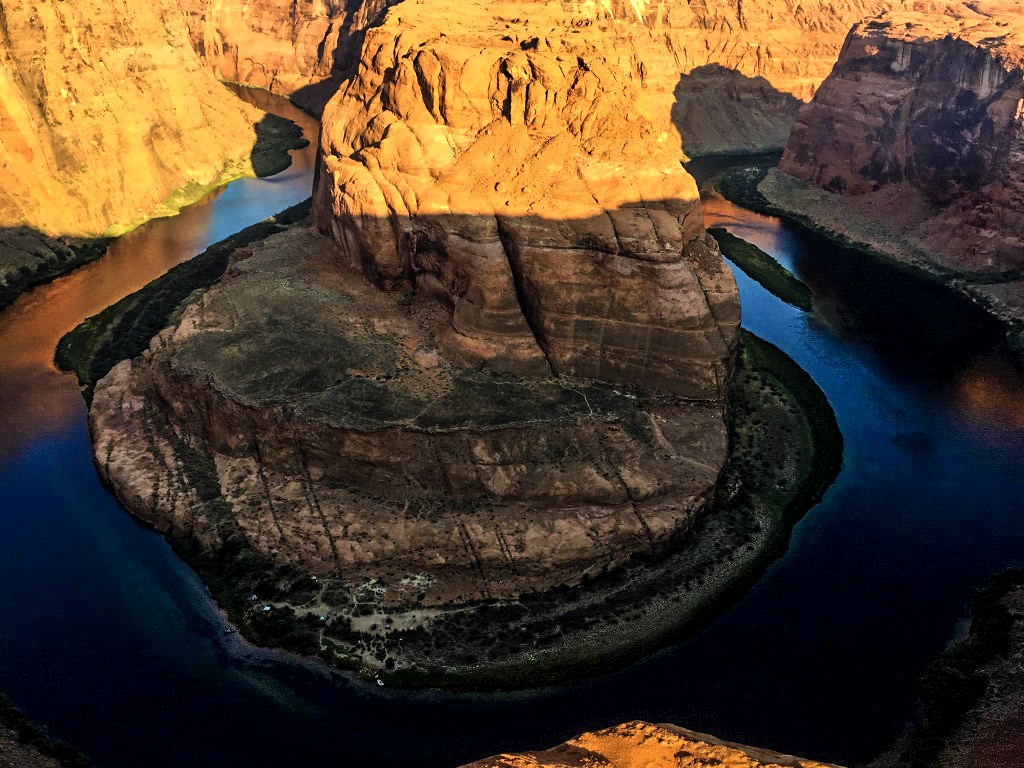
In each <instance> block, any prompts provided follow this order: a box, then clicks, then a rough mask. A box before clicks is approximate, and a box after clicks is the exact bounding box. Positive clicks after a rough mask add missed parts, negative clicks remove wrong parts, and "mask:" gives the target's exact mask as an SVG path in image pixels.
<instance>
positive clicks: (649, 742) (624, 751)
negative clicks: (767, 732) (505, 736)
mask: <svg viewBox="0 0 1024 768" xmlns="http://www.w3.org/2000/svg"><path fill="white" fill-rule="evenodd" d="M598 765H600V766H606V767H607V768H640V766H663V767H664V768H697V766H704V765H718V766H722V768H762V767H763V768H836V766H829V765H826V764H825V763H819V762H816V761H814V760H805V759H803V758H799V757H793V756H792V755H782V754H779V753H778V752H772V751H770V750H767V749H756V748H754V747H746V746H743V745H742V744H732V743H730V742H726V741H720V740H719V739H716V738H715V737H713V736H708V735H706V734H703V733H696V732H694V731H690V730H687V729H685V728H679V727H678V726H675V725H651V724H650V723H641V722H632V723H623V724H622V725H617V726H613V727H611V728H606V729H604V730H601V731H595V732H594V733H584V734H582V735H580V736H577V737H576V738H574V739H570V740H569V741H567V742H565V743H564V744H560V745H559V746H557V747H554V748H553V749H549V750H545V751H543V752H524V753H521V754H517V755H508V754H506V755H495V756H494V757H490V758H487V759H486V760H480V761H478V762H475V763H471V764H470V765H468V766H465V768H585V767H587V766H598Z"/></svg>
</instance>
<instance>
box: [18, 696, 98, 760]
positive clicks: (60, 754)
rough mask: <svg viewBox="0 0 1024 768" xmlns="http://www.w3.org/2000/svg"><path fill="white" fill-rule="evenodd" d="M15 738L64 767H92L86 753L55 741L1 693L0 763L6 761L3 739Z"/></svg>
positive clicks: (19, 742)
mask: <svg viewBox="0 0 1024 768" xmlns="http://www.w3.org/2000/svg"><path fill="white" fill-rule="evenodd" d="M8 734H9V738H13V739H14V740H15V741H17V743H18V744H21V745H23V746H26V747H30V748H32V749H34V750H35V751H36V752H38V753H39V754H41V755H43V756H45V757H49V758H51V759H53V760H56V761H57V762H58V763H59V764H60V765H62V766H64V768H90V766H92V763H91V762H89V760H87V759H86V757H85V755H83V754H82V753H81V752H79V751H78V750H77V749H75V748H74V747H72V746H71V745H69V744H65V743H64V742H62V741H54V740H53V739H51V738H50V737H49V736H47V735H46V732H45V731H43V729H42V728H40V727H39V726H38V725H36V724H35V723H33V722H32V721H31V720H29V719H28V718H27V717H26V716H25V714H24V713H23V712H22V711H21V710H20V709H18V708H17V707H15V706H14V704H12V703H11V700H10V699H8V698H7V697H6V696H4V695H3V694H2V693H0V763H4V756H3V754H2V752H3V739H4V737H8Z"/></svg>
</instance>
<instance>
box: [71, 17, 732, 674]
mask: <svg viewBox="0 0 1024 768" xmlns="http://www.w3.org/2000/svg"><path fill="white" fill-rule="evenodd" d="M492 5H493V4H492ZM543 8H544V5H543V4H540V3H538V4H537V8H536V9H530V10H531V14H530V19H531V20H530V21H529V22H514V23H513V22H511V21H502V19H503V18H504V13H505V12H506V10H507V7H506V6H498V7H497V8H496V9H495V10H493V11H492V10H490V8H488V6H485V5H484V4H482V3H481V4H479V5H477V6H473V7H472V8H470V9H469V10H471V11H472V13H467V14H466V15H467V21H466V23H464V24H462V25H461V26H460V27H459V29H458V30H457V31H455V30H452V31H451V32H450V33H448V34H445V35H439V34H438V33H437V32H436V30H437V29H439V28H440V25H441V24H442V18H443V17H444V16H445V15H446V14H447V11H446V9H444V8H441V7H440V6H433V5H425V4H424V5H414V6H407V7H401V8H396V9H393V10H392V11H391V12H390V13H389V14H388V16H387V18H386V19H385V22H384V23H383V24H382V25H381V26H380V27H377V28H375V29H373V30H370V31H369V32H368V33H367V36H366V40H365V42H364V46H363V54H362V57H361V60H360V63H359V66H358V68H357V71H356V73H355V75H354V77H353V78H352V79H351V81H350V82H349V83H348V84H347V85H346V86H345V88H344V89H343V90H342V91H341V92H339V94H338V95H337V96H336V97H335V99H334V100H333V101H332V102H331V103H330V104H329V105H328V107H327V109H326V111H325V116H324V128H323V131H322V135H321V149H320V158H319V168H318V173H317V183H316V185H315V188H314V194H313V204H312V224H313V228H314V229H315V230H318V231H319V232H320V233H322V234H321V235H317V234H314V232H312V231H310V230H309V229H308V228H307V227H308V224H307V225H306V226H298V227H293V228H291V229H289V230H287V231H285V232H281V233H279V234H276V235H274V236H272V237H270V238H268V239H266V240H262V241H259V242H257V243H253V244H252V246H250V247H248V248H246V249H241V250H238V251H236V253H235V254H234V256H233V258H232V261H231V264H230V266H229V267H228V269H227V272H226V273H225V276H224V278H223V279H222V280H221V282H220V283H219V284H218V285H216V286H214V287H213V288H211V290H210V291H209V292H207V293H206V294H205V295H204V296H203V297H202V298H201V299H200V300H199V301H198V302H196V303H194V304H192V305H191V306H189V307H188V308H186V309H185V310H184V312H183V314H181V316H180V319H177V320H176V321H175V322H173V323H172V325H171V326H170V327H169V328H168V329H167V330H166V331H164V332H163V333H161V334H160V335H158V336H157V337H156V338H155V339H154V341H153V342H152V344H151V345H150V349H149V350H148V351H147V352H146V353H145V354H144V355H143V356H142V358H141V359H137V360H136V361H135V362H134V363H129V362H126V363H122V364H120V365H119V366H117V367H115V368H114V369H113V370H112V371H111V372H110V374H109V375H108V376H107V377H106V378H104V379H103V380H102V381H100V382H99V383H98V385H97V387H96V390H95V397H94V400H93V404H92V409H91V412H90V414H91V415H90V428H91V431H92V434H93V436H94V439H95V451H96V459H97V462H98V464H99V466H100V469H101V472H103V474H104V476H105V477H106V478H107V479H108V480H109V482H110V483H111V484H112V486H113V487H114V489H115V491H117V493H118V495H119V497H120V498H121V499H122V500H123V501H124V502H125V503H126V505H127V506H128V507H129V508H130V509H131V510H133V511H134V512H136V514H139V515H140V516H142V517H143V518H144V519H146V520H147V521H149V522H151V523H153V524H154V525H156V526H157V527H158V528H160V529H161V530H168V531H171V532H172V533H173V532H183V531H184V532H188V533H189V535H190V536H191V538H192V539H193V540H195V541H197V542H198V543H199V545H200V546H201V547H202V548H203V549H204V550H214V551H218V550H223V548H224V547H225V544H226V542H227V541H228V540H236V543H237V541H241V542H244V543H245V546H246V549H247V550H253V551H255V553H257V554H258V555H259V557H261V558H263V559H265V560H267V561H269V562H270V563H274V564H276V565H277V566H280V567H286V568H288V569H290V571H294V572H295V573H297V574H301V575H300V576H297V577H295V578H294V579H288V582H289V587H288V589H297V588H298V587H297V586H296V584H297V583H300V582H301V584H303V585H305V586H303V587H302V590H305V589H307V588H308V589H311V590H312V591H313V592H314V593H315V594H316V595H317V597H316V598H315V599H314V601H313V602H314V603H315V604H316V605H320V606H321V607H320V609H319V610H318V611H314V612H313V613H314V614H315V615H312V616H311V620H312V621H314V622H317V621H319V622H321V623H322V624H324V625H329V626H330V628H332V629H333V630H334V631H335V634H337V635H338V636H339V637H341V638H342V639H344V638H345V637H346V635H347V634H348V633H353V634H354V635H356V636H358V635H359V634H360V633H362V634H364V635H365V634H366V633H367V627H368V626H370V625H371V624H372V630H371V631H370V632H369V634H370V635H376V636H377V638H376V641H375V642H373V643H372V644H371V646H370V647H369V648H364V649H363V651H362V657H361V658H360V659H359V665H360V666H361V667H364V668H365V667H367V666H369V667H370V668H374V669H379V671H380V673H383V672H385V671H389V670H390V669H391V668H392V667H394V665H395V664H396V657H397V658H398V659H399V662H398V666H399V667H401V666H402V664H401V658H402V656H401V646H402V644H403V643H402V641H401V639H399V642H397V643H396V642H394V641H392V642H391V643H390V646H397V648H392V649H391V650H390V651H388V652H386V653H378V652H379V651H381V648H382V647H385V646H386V645H387V643H386V642H385V641H386V640H387V636H388V635H389V634H392V635H393V636H395V637H398V638H401V637H402V636H401V633H402V632H406V633H411V634H415V633H416V632H422V631H423V630H424V628H425V627H427V626H429V625H430V623H431V622H432V621H434V620H435V618H434V617H433V614H436V613H439V612H446V611H447V612H451V611H453V610H456V609H460V608H465V607H466V606H470V605H472V604H474V603H476V602H479V601H481V600H486V601H495V600H503V601H506V602H507V601H509V600H516V599H518V598H520V597H521V596H522V595H524V594H526V593H528V592H544V591H547V590H550V589H552V588H554V587H558V586H567V585H573V584H579V583H580V580H581V579H582V578H583V577H584V576H588V575H589V576H594V575H597V574H599V573H602V572H605V571H607V570H609V569H614V568H616V567H618V566H621V565H623V564H624V563H625V562H626V561H627V560H629V559H630V558H631V557H632V556H633V555H635V554H636V553H637V552H648V553H650V552H657V551H659V550H660V549H662V548H663V547H664V546H665V545H666V544H667V543H668V542H669V541H671V540H675V539H678V538H679V537H680V536H681V535H682V534H683V533H685V532H686V531H687V530H688V529H689V528H690V527H691V525H692V523H693V520H694V518H695V516H696V515H697V514H698V513H699V512H700V511H701V510H702V509H704V508H706V507H707V505H708V503H709V500H710V498H711V496H712V494H713V492H714V488H715V485H716V482H717V480H718V476H719V474H720V473H721V471H722V468H723V465H724V462H725V458H726V448H727V445H726V442H727V441H726V423H725V412H724V408H725V396H726V387H727V386H728V382H729V379H730V375H731V370H732V366H733V360H734V355H735V350H736V346H737V342H738V323H739V304H738V299H737V296H736V289H735V284H734V283H733V281H732V277H731V275H730V273H729V271H728V269H727V268H726V267H725V265H724V264H723V262H722V260H721V257H720V255H719V253H718V250H717V246H716V244H715V242H714V240H712V239H710V238H708V237H707V236H706V234H705V233H704V230H703V225H702V221H701V216H700V204H699V201H698V199H697V194H696V188H695V186H694V184H693V181H692V179H691V178H690V177H689V176H688V175H687V174H686V172H685V171H684V170H683V169H682V167H681V166H680V164H679V162H678V160H679V141H678V136H674V137H673V136H672V134H671V132H670V131H666V130H664V129H663V128H657V127H656V123H655V118H654V116H653V115H652V116H648V115H647V114H646V113H645V112H644V111H643V110H644V108H645V107H644V101H643V100H642V98H641V96H640V94H639V92H638V89H637V88H636V86H635V85H634V84H633V83H632V82H631V79H630V75H631V72H630V71H629V70H628V69H627V70H623V69H621V68H620V66H619V64H618V62H614V61H612V62H609V61H608V60H607V59H606V58H605V57H604V56H603V54H602V51H601V49H600V47H599V46H597V45H596V41H597V40H599V37H597V36H596V33H588V32H587V31H586V30H585V29H584V31H583V33H582V34H580V35H579V36H578V37H577V35H576V34H574V33H572V32H570V30H572V29H573V27H572V25H571V21H572V19H571V18H569V19H567V18H565V17H563V16H562V14H561V13H558V14H556V15H553V16H550V17H547V18H545V19H544V21H545V27H546V28H547V29H548V36H547V37H546V38H545V41H544V42H540V41H538V40H537V38H536V37H535V36H534V35H533V34H532V31H533V28H534V27H535V25H536V24H537V23H538V21H539V19H540V18H543V16H542V13H541V12H542V10H543ZM499 17H500V18H499ZM472 18H475V19H477V21H476V22H475V23H471V22H469V21H468V19H472ZM495 25H498V26H499V27H500V28H502V29H504V30H505V32H506V34H505V35H504V36H503V37H504V39H497V40H495V39H494V35H493V34H492V30H493V29H494V27H495ZM552 30H554V31H552ZM556 35H557V36H556ZM531 72H540V73H542V74H540V75H538V76H536V81H535V82H533V83H530V82H529V80H530V78H531V76H530V74H529V73H531ZM494 73H497V84H498V88H499V89H500V90H498V91H494V82H495V81H494V80H493V79H492V76H493V74H494ZM431 83H432V84H433V88H431V87H430V84H431ZM544 86H547V90H546V91H545V90H544ZM627 106H631V107H632V109H631V114H630V119H631V123H630V125H629V127H627V123H626V109H627ZM665 123H667V120H662V121H661V124H662V125H664V124H665ZM630 133H634V134H635V135H636V138H635V139H632V140H627V141H626V143H625V144H624V145H623V143H622V137H624V136H627V135H629V134H630ZM495 179H498V180H499V181H498V182H495ZM324 235H326V236H324ZM202 467H205V472H206V473H207V474H206V475H205V476H203V477H202V478H201V475H202V471H201V468H202ZM183 470H184V471H183ZM202 482H205V483H206V484H207V485H209V489H207V490H204V489H203V488H202V487H201V486H202ZM233 527H234V529H236V530H235V534H236V535H234V536H232V535H231V533H230V531H231V530H232V529H233ZM309 579H312V580H313V581H312V582H311V583H310V582H308V580H309ZM318 581H320V582H322V583H323V584H329V585H330V586H329V587H323V586H322V585H321V586H317V582H318ZM325 590H326V591H327V592H329V593H332V595H331V596H330V597H325ZM254 595H256V596H259V595H260V590H259V589H255V591H254ZM262 602H267V601H262ZM262 602H261V604H262ZM289 604H291V603H289ZM339 607H341V608H346V610H345V611H342V612H341V613H339V611H338V610H337V609H338V608H339ZM267 608H268V610H267V611H265V612H266V613H270V612H271V609H275V608H280V609H281V613H282V615H283V614H284V613H285V611H286V610H289V609H288V606H286V605H280V606H275V605H274V604H273V601H272V600H271V601H269V603H268V605H267ZM352 608H355V609H356V610H355V611H354V612H353V611H352V610H351V609H352ZM364 609H365V610H364ZM308 613H309V611H305V612H303V615H305V614H308ZM275 615H276V614H275ZM363 616H369V618H367V619H365V620H364V619H363V618H362V617H363ZM406 641H407V644H410V645H411V644H412V638H411V637H407V638H406ZM331 647H332V645H331V644H328V646H326V647H320V648H318V649H317V650H318V651H321V652H324V653H325V654H326V657H327V658H329V659H331V658H333V656H332V651H331ZM341 647H344V646H341ZM346 653H348V651H346ZM443 655H444V654H442V657H443ZM342 661H345V660H344V659H342ZM385 662H386V663H385ZM347 663H348V664H351V663H352V661H351V660H348V661H347ZM424 664H426V665H427V666H430V661H429V659H427V660H421V661H420V665H421V666H422V665H424ZM439 664H440V662H439V661H438V660H434V662H433V666H434V667H437V666H439ZM398 671H399V672H401V671H403V670H402V669H401V668H400V669H399V670H398Z"/></svg>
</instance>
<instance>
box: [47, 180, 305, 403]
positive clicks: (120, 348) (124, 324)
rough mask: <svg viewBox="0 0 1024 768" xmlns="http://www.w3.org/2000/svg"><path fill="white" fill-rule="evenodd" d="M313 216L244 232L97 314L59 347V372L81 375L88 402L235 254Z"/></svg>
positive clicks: (288, 215) (285, 217)
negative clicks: (106, 378) (116, 368)
mask: <svg viewBox="0 0 1024 768" xmlns="http://www.w3.org/2000/svg"><path fill="white" fill-rule="evenodd" d="M309 211H310V201H309V200H307V201H306V202H304V203H299V204H298V205H295V206H292V207H291V208H289V209H287V210H285V211H282V212H281V213H279V214H277V215H276V216H272V217H270V218H269V219H267V220H265V221H261V222H260V223H259V224H254V225H252V226H251V227H246V228H245V229H243V230H241V231H240V232H238V233H236V234H234V235H232V236H231V237H229V238H227V239H225V240H221V241H220V242H219V243H215V244H214V245H211V246H210V247H209V248H207V249H206V250H205V251H203V252H202V253H201V254H199V255H198V256H196V257H194V258H192V259H189V260H188V261H186V262H183V263H181V264H179V265H178V266H176V267H174V268H173V269H171V270H169V271H168V272H167V273H166V274H164V275H162V276H161V277H159V278H157V279H156V280H154V281H153V282H151V283H149V284H148V285H146V286H144V287H143V288H141V289H139V290H138V291H136V292H135V293H133V294H131V295H129V296H125V297H124V298H123V299H121V300H120V301H119V302H117V303H116V304H112V305H111V306H109V307H107V308H106V309H105V310H103V311H102V312H100V313H99V314H98V315H93V316H92V317H89V318H86V319H85V320H84V321H83V322H82V323H81V324H80V325H79V326H78V327H76V328H74V329H73V330H71V331H69V332H68V333H67V334H66V335H65V336H64V337H63V338H62V339H61V340H60V342H59V343H58V344H57V351H56V355H55V357H54V360H55V362H56V364H57V367H58V368H60V369H61V370H62V371H67V372H70V373H74V374H76V375H77V376H78V381H79V383H80V384H81V385H82V386H83V387H85V390H84V392H85V398H86V400H87V401H90V400H91V398H92V388H93V386H95V384H96V382H97V381H99V380H100V379H102V378H103V377H104V376H106V375H107V373H109V372H110V369H111V368H113V367H114V366H115V365H117V363H119V362H120V361H122V360H127V359H130V358H133V357H135V356H137V355H139V354H141V353H142V352H143V351H144V350H145V349H146V347H148V346H149V341H150V339H152V338H153V336H154V335H156V334H157V333H158V332H159V331H160V330H161V329H163V328H164V327H166V326H167V325H168V323H169V322H170V320H171V318H172V317H173V316H174V314H175V312H177V311H178V310H179V309H180V307H181V305H182V303H183V302H184V301H185V300H186V299H187V298H188V297H189V296H190V295H191V294H192V293H193V292H194V291H196V290H201V289H203V288H208V287H209V286H211V285H213V284H214V283H215V282H217V281H218V280H219V279H220V278H221V275H223V274H224V270H225V269H227V265H228V258H229V257H230V255H231V253H232V252H233V251H235V250H236V249H238V248H243V247H245V246H246V245H251V244H252V243H255V242H257V241H259V240H262V239H264V238H266V237H269V236H270V235H273V234H275V233H277V232H281V231H283V230H284V229H285V228H286V227H287V226H289V225H291V224H294V223H295V222H297V221H300V220H302V219H304V218H305V217H306V216H308V215H309Z"/></svg>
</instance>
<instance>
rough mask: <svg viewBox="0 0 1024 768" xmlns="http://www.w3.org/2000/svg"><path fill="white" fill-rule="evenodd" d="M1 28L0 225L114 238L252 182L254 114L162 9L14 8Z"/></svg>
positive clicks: (71, 4) (174, 14)
mask: <svg viewBox="0 0 1024 768" xmlns="http://www.w3.org/2000/svg"><path fill="white" fill-rule="evenodd" d="M0 18H2V20H3V25H2V27H0V170H2V173H3V177H4V183H3V185H2V188H0V226H11V225H29V226H32V227H34V228H35V229H37V230H40V231H42V232H45V233H47V234H56V235H98V234H103V233H105V232H106V233H108V234H113V233H118V232H121V231H124V230H125V229H128V228H130V227H132V226H134V225H136V224H138V223H140V222H141V221H143V220H144V219H146V218H148V217H149V216H151V215H152V214H153V213H154V211H156V210H159V209H160V207H161V205H162V204H165V203H170V206H169V207H168V206H165V209H167V210H171V209H173V208H174V206H175V205H176V204H181V203H184V202H189V201H190V200H191V198H192V196H194V195H195V194H196V190H204V189H206V188H208V187H209V186H211V185H213V184H215V183H217V182H218V180H220V179H224V178H231V177H234V176H238V175H241V174H242V173H246V172H249V173H251V172H252V171H251V166H250V165H249V151H250V150H251V149H252V147H253V145H254V143H255V140H256V136H255V132H254V128H253V125H254V123H256V122H257V121H258V120H259V119H260V117H261V115H260V114H259V113H258V112H257V111H256V110H254V109H252V108H249V107H247V106H246V105H244V104H243V103H241V102H240V101H238V100H237V99H236V98H234V97H233V95H231V94H230V93H229V92H228V91H226V90H225V89H224V87H223V86H222V85H221V84H220V83H218V82H217V81H216V80H215V79H214V77H213V76H212V74H211V73H210V72H209V71H207V70H206V69H205V68H204V67H203V65H202V63H201V62H200V61H199V59H198V58H197V57H196V55H195V53H194V51H193V50H192V48H191V46H190V45H189V42H188V38H187V36H186V33H185V27H184V24H183V22H182V18H181V13H180V11H179V10H178V8H177V6H176V5H175V4H174V3H172V2H170V0H154V2H148V3H137V2H129V0H120V1H119V2H115V3H107V2H98V0H61V1H60V2H58V0H52V1H47V2H42V3H39V2H22V1H21V0H13V1H12V2H4V4H3V8H2V14H0ZM183 188H184V190H183ZM179 190H183V192H182V194H180V195H178V196H177V197H174V196H172V193H175V192H176V191H179Z"/></svg>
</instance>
